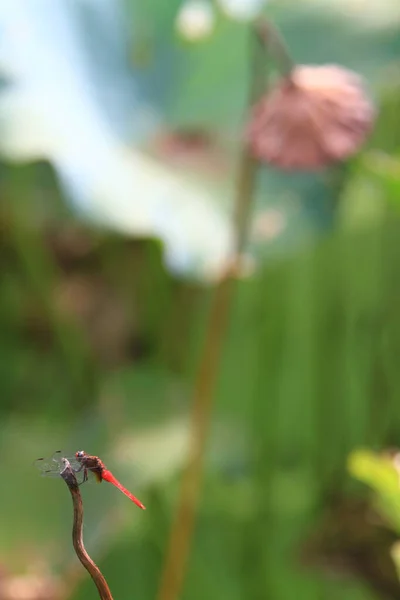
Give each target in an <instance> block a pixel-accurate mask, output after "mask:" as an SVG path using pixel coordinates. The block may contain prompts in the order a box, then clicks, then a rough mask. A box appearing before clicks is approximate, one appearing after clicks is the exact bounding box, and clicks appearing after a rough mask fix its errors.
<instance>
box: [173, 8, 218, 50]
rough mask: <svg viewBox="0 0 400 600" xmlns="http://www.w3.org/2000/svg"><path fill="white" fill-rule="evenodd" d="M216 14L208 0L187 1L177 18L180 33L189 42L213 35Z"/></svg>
mask: <svg viewBox="0 0 400 600" xmlns="http://www.w3.org/2000/svg"><path fill="white" fill-rule="evenodd" d="M214 21H215V14H214V9H213V7H212V5H211V3H210V2H208V1H207V0H187V1H186V2H185V3H184V4H183V5H182V7H181V9H180V11H179V13H178V16H177V18H176V27H177V29H178V31H179V33H180V34H181V35H182V36H183V37H185V38H186V39H188V40H191V41H197V40H200V39H202V38H204V37H205V36H206V35H208V34H209V33H211V31H212V29H213V27H214Z"/></svg>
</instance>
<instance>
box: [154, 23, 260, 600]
mask: <svg viewBox="0 0 400 600" xmlns="http://www.w3.org/2000/svg"><path fill="white" fill-rule="evenodd" d="M251 41H254V37H253V35H252V40H251ZM256 50H257V48H256ZM254 58H255V57H254ZM251 76H252V82H251V93H250V98H249V106H251V105H252V104H253V102H254V100H255V94H256V91H257V88H258V87H259V72H258V70H257V68H256V63H255V62H254V64H252V66H251ZM256 169H257V164H256V162H255V160H254V159H253V158H252V157H251V156H250V154H249V152H248V150H247V147H246V146H245V147H244V148H243V151H242V156H241V159H240V164H239V172H238V184H237V195H236V200H235V210H234V223H233V228H234V257H233V258H234V260H233V265H232V266H233V269H230V270H229V272H228V273H227V275H226V276H225V277H224V278H223V279H222V280H221V281H220V282H219V284H218V285H217V287H216V289H215V292H214V297H213V301H212V304H211V308H210V314H209V317H208V324H207V328H206V335H205V341H204V346H203V349H202V353H201V356H200V359H199V364H198V371H197V375H196V378H195V382H194V390H193V404H192V410H191V420H190V424H189V440H190V442H189V449H188V459H187V464H186V468H185V470H184V473H183V476H182V484H181V489H180V492H179V498H178V507H177V510H176V514H175V519H174V522H173V525H172V530H171V535H170V540H169V545H168V549H167V555H166V559H165V563H164V570H163V574H162V577H161V582H160V587H159V591H158V600H177V598H178V597H179V596H180V594H181V590H182V587H183V582H184V575H185V570H186V565H187V561H188V557H189V552H190V543H191V540H192V536H193V531H194V526H195V520H196V513H197V508H198V505H199V499H200V491H201V481H202V475H203V469H204V454H205V447H206V441H207V435H208V431H209V425H210V422H211V415H212V408H213V400H214V390H215V386H216V382H217V377H218V372H219V366H220V361H221V357H222V351H223V343H224V339H225V333H226V331H227V327H228V323H229V311H230V307H231V303H232V298H233V292H234V284H235V278H234V276H233V275H234V270H235V266H237V265H238V263H239V261H240V257H241V254H242V252H243V249H244V246H245V242H246V238H247V229H248V221H249V216H250V214H251V208H252V201H253V196H254V189H255V181H256Z"/></svg>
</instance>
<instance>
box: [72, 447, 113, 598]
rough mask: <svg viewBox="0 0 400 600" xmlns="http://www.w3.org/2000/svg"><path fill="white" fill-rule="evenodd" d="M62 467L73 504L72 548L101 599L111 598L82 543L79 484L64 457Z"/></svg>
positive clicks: (81, 505) (81, 506)
mask: <svg viewBox="0 0 400 600" xmlns="http://www.w3.org/2000/svg"><path fill="white" fill-rule="evenodd" d="M63 460H64V465H65V467H64V469H63V471H62V472H61V477H62V478H63V479H64V481H65V483H66V484H67V486H68V489H69V491H70V492H71V496H72V503H73V506H74V521H73V527H72V543H73V545H74V549H75V552H76V555H77V557H78V558H79V560H80V561H81V563H82V564H83V566H84V567H85V569H86V570H87V571H88V573H89V575H90V576H91V578H92V579H93V581H94V582H95V584H96V587H97V590H98V592H99V596H100V598H101V600H113V597H112V595H111V592H110V588H109V587H108V585H107V582H106V580H105V579H104V577H103V575H102V573H101V571H100V569H99V567H98V566H97V565H96V563H95V562H94V561H93V560H92V559H91V558H90V556H89V554H88V553H87V552H86V548H85V546H84V544H83V534H82V529H83V503H82V496H81V493H80V491H79V486H78V483H77V481H76V477H75V473H74V471H73V469H72V468H71V465H70V463H69V461H68V460H67V459H66V458H64V459H63Z"/></svg>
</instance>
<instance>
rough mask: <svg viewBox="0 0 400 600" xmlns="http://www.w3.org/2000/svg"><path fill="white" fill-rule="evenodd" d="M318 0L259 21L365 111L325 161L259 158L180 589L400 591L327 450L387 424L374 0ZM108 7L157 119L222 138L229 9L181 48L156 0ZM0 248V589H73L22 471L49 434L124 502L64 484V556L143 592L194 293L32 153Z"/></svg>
mask: <svg viewBox="0 0 400 600" xmlns="http://www.w3.org/2000/svg"><path fill="white" fill-rule="evenodd" d="M334 4H335V3H332V6H331V8H330V10H329V12H328V10H327V9H326V7H324V5H319V4H317V8H316V7H315V6H314V5H310V4H309V3H307V2H304V3H301V2H294V3H292V2H289V0H288V1H287V2H283V3H271V5H267V6H266V8H265V10H264V13H265V14H266V15H267V16H269V17H270V18H272V19H273V20H275V21H276V23H277V24H278V25H279V26H280V27H281V30H282V33H283V35H284V36H285V39H286V41H287V43H288V45H289V47H290V49H291V51H292V53H293V55H294V57H295V58H296V60H298V61H299V62H308V63H323V62H335V63H340V64H342V65H343V66H346V67H349V68H352V69H355V70H357V71H358V72H361V73H362V74H364V75H365V76H366V77H367V78H368V80H369V83H370V87H371V89H372V93H373V95H374V97H375V100H376V102H377V104H378V105H379V107H380V114H379V118H378V122H377V126H376V130H375V133H374V135H373V137H372V139H371V141H370V142H369V144H368V147H367V148H365V149H364V150H363V151H362V153H361V154H360V155H359V156H358V157H357V158H356V159H354V160H352V161H351V162H350V163H349V164H348V165H346V166H345V168H343V169H340V170H332V172H330V173H327V174H326V173H325V174H324V175H323V176H322V177H321V176H319V177H314V176H309V177H303V176H302V177H299V176H293V175H285V176H282V175H281V174H279V173H276V172H271V171H269V170H267V169H265V170H264V171H263V173H262V177H261V181H260V190H261V191H260V194H259V196H260V198H259V199H257V201H258V203H259V204H260V205H259V206H258V209H257V210H260V212H262V211H265V210H267V211H268V210H270V211H271V210H273V211H275V213H268V214H276V211H278V212H279V215H280V216H281V217H282V215H283V217H282V218H283V223H284V226H283V227H281V228H280V227H278V228H277V231H276V232H275V230H274V228H272V231H273V233H272V234H271V235H269V236H267V237H266V239H265V240H264V242H263V244H262V248H261V254H262V261H261V264H262V266H261V268H260V269H259V270H258V271H257V272H256V273H255V274H254V275H253V276H252V277H251V278H249V279H245V280H243V281H240V282H238V284H237V287H236V291H235V298H234V306H233V310H232V313H231V318H230V326H229V331H228V334H227V337H226V339H225V342H224V354H223V360H222V365H221V369H220V374H219V381H218V388H217V390H216V394H215V405H214V410H213V417H212V423H211V427H210V435H209V441H208V447H207V456H206V465H207V468H206V473H205V477H204V482H203V487H202V496H201V503H200V510H199V513H198V515H197V525H196V530H195V534H194V537H193V540H192V549H191V554H190V561H189V564H188V565H187V571H186V577H185V583H184V591H183V594H182V598H186V599H187V600H189V599H190V600H196V599H199V600H200V599H201V600H205V599H207V600H213V599H215V600H216V599H221V598H223V599H225V598H229V599H230V600H236V599H237V600H239V599H240V598H246V599H252V600H253V599H254V600H257V599H264V598H270V599H273V600H281V599H282V600H286V599H288V600H289V599H290V600H292V599H293V598H296V599H297V598H298V599H299V600H300V599H307V600H314V599H315V600H317V599H318V600H319V599H324V600H325V599H326V600H330V599H336V598H340V599H341V600H357V599H360V600H361V599H362V600H369V599H371V600H372V599H374V598H380V597H382V598H400V589H399V587H398V582H397V575H396V571H395V566H394V562H392V558H391V548H392V545H393V543H394V542H395V540H396V535H397V531H398V526H397V525H396V523H395V519H394V518H393V514H392V519H391V518H390V516H389V517H388V515H387V514H386V515H384V514H383V513H380V514H381V517H380V518H381V519H382V521H380V520H379V518H376V519H375V520H374V519H372V518H370V513H369V510H370V506H371V504H370V502H369V500H370V496H369V492H368V490H367V488H365V487H363V485H362V484H361V483H358V482H357V481H356V479H355V478H353V477H352V475H351V474H349V473H348V471H347V459H348V456H349V455H350V454H351V452H353V451H354V450H356V449H358V448H363V447H368V448H369V449H370V450H376V451H380V450H381V449H383V448H385V447H388V446H395V445H396V444H397V443H398V439H399V432H400V404H399V398H400V370H399V359H400V312H399V305H400V304H399V302H400V244H399V239H400V237H399V236H400V216H399V215H400V122H399V118H398V115H399V109H400V78H399V52H400V37H399V35H398V32H399V20H398V14H397V13H398V7H397V8H395V9H394V12H393V16H392V18H388V19H387V21H385V22H384V23H379V24H376V23H375V24H374V19H372V21H371V22H369V21H368V20H366V19H365V14H363V12H364V11H363V9H362V8H361V9H357V7H356V8H354V11H350V9H349V12H343V11H342V12H341V11H340V7H339V6H338V10H337V11H335V7H334V6H333V5H334ZM131 5H132V6H131V8H132V31H135V32H136V34H135V36H133V38H132V40H133V41H132V56H131V60H132V65H133V66H134V68H137V69H138V70H139V71H140V76H143V77H144V78H145V77H147V75H148V81H147V83H146V85H148V86H149V89H150V90H151V89H156V90H157V89H158V88H157V85H156V84H157V83H159V79H160V78H161V77H162V76H164V78H165V77H166V75H165V73H167V74H168V77H167V79H168V82H167V85H166V86H164V88H163V89H164V92H163V93H161V92H160V93H159V92H158V91H157V94H159V95H158V98H159V103H160V110H161V111H162V114H163V120H164V124H165V126H166V127H168V128H169V129H171V130H182V129H184V128H188V127H190V128H197V129H199V130H201V131H203V132H208V133H213V134H215V133H216V132H217V133H218V134H219V135H220V136H221V137H222V138H223V137H224V136H228V137H229V136H231V138H233V139H234V142H233V146H235V147H237V146H238V145H239V144H240V127H241V123H242V122H243V118H244V114H245V113H244V111H245V101H246V94H247V88H248V81H249V69H250V66H249V54H248V36H249V27H248V25H246V24H245V23H238V22H234V21H231V20H229V19H227V18H225V17H224V16H223V15H222V14H219V15H218V17H217V22H216V24H215V29H214V31H213V32H212V33H211V34H210V35H209V36H207V37H206V38H204V39H203V40H200V41H199V42H197V43H189V42H187V41H184V40H183V39H182V38H181V37H180V36H179V34H178V33H177V31H176V27H175V20H176V15H177V13H178V11H179V7H180V5H181V3H180V2H178V1H177V0H169V1H168V2H166V1H165V0H152V1H150V0H149V1H147V2H134V0H132V1H131ZM382 6H383V5H382ZM385 6H386V4H385ZM357 10H359V12H357ZM382 10H383V8H382ZM396 18H397V21H396ZM394 24H396V26H394ZM378 25H379V26H378ZM164 49H167V50H166V51H165V52H166V54H165V56H167V58H168V65H167V66H166V65H165V64H163V63H162V62H160V56H164V54H163V52H164ZM138 65H139V66H138ZM143 85H145V84H144V83H143ZM152 86H153V88H152ZM154 86H155V88H154ZM207 151H208V150H207V148H206V150H204V154H205V155H206V156H207ZM193 170H194V171H196V165H194V167H193ZM198 177H199V179H201V178H202V177H203V175H202V174H200V175H199V176H198ZM226 177H227V178H229V181H226V182H224V185H225V184H226V185H227V186H232V181H234V177H235V173H234V168H233V167H232V168H231V169H228V171H227V174H226ZM204 178H205V179H206V176H204ZM206 184H207V185H209V181H208V182H207V181H206V182H205V185H206ZM0 244H1V255H0V261H1V287H0V321H1V329H0V330H1V336H0V385H1V394H0V473H1V493H0V599H1V600H11V599H13V598H15V599H16V598H17V597H18V598H22V599H24V598H27V599H28V598H32V599H40V598H49V599H53V598H59V597H61V598H71V599H74V600H75V599H76V600H78V599H83V598H86V599H88V598H95V597H96V595H97V592H96V590H95V587H94V585H93V584H92V582H91V581H90V579H89V578H88V576H87V575H86V573H85V572H83V569H81V567H80V565H79V564H78V563H77V560H76V558H75V556H74V554H73V550H72V546H71V543H70V529H71V518H72V515H71V500H70V497H69V494H68V492H67V490H66V489H65V486H64V484H63V483H62V481H61V480H60V481H57V480H53V479H49V480H47V479H42V478H40V477H39V473H38V472H37V471H36V470H35V469H34V468H33V467H32V462H33V461H34V460H35V458H37V457H39V456H46V455H51V454H52V453H53V451H55V450H57V449H58V448H62V449H64V450H65V451H66V452H69V453H71V452H74V451H76V450H78V449H84V450H86V451H88V452H90V453H94V454H97V455H99V456H101V457H102V458H103V459H104V461H105V462H106V464H107V466H108V467H109V468H110V469H111V470H112V471H113V472H114V473H115V474H116V475H117V476H118V477H119V478H120V479H121V480H122V482H123V483H124V484H125V485H126V486H127V487H128V488H130V489H132V491H133V492H134V493H135V494H136V495H137V496H138V497H139V498H140V499H141V500H142V501H143V502H144V503H145V504H146V506H147V511H146V512H145V513H142V512H141V511H139V510H137V509H136V508H135V507H134V506H132V505H131V504H130V503H129V502H128V501H126V499H125V498H124V497H123V496H122V495H120V494H118V493H117V492H116V491H115V490H114V489H112V488H111V486H107V485H105V484H103V485H102V487H101V488H99V487H98V486H90V485H85V486H84V488H82V493H83V498H84V502H85V511H86V524H85V532H84V533H85V541H86V544H87V548H88V551H89V553H90V554H91V555H92V557H93V558H94V559H95V560H96V561H97V562H98V564H99V565H100V567H101V569H102V571H103V573H104V575H105V576H106V578H107V581H108V583H109V585H110V588H111V590H112V592H113V595H114V598H115V599H118V600H124V599H131V598H134V599H137V600H147V599H150V598H156V595H157V590H158V585H159V583H160V577H161V573H162V566H163V560H164V558H165V553H166V547H167V542H168V536H169V533H170V526H171V522H172V515H173V514H174V511H175V509H176V499H177V494H178V491H179V483H180V475H181V468H182V466H183V464H184V459H185V451H186V448H187V440H188V415H189V413H190V408H191V398H192V395H191V390H192V384H193V376H194V373H195V372H196V365H197V363H198V359H199V356H200V352H201V345H202V340H203V338H204V334H205V327H206V324H207V314H208V310H209V306H210V300H211V298H212V293H213V290H212V289H210V288H209V287H205V286H202V285H201V284H197V283H196V284H195V283H192V282H190V281H185V280H182V279H179V280H178V279H177V278H175V277H173V276H172V275H171V274H169V273H168V272H167V271H166V270H165V267H164V265H163V262H162V248H161V246H160V244H159V242H158V241H157V240H152V239H148V240H135V239H128V238H126V237H123V236H121V235H118V234H112V233H107V232H104V231H98V230H97V229H96V228H95V227H91V226H90V225H87V224H83V223H81V222H80V221H79V219H78V217H77V216H76V215H75V214H73V212H72V211H71V210H70V209H69V208H68V206H67V205H66V203H65V201H64V198H63V197H62V194H61V193H60V190H59V187H58V183H57V180H56V178H55V176H54V173H53V170H52V167H51V166H50V165H49V164H48V163H47V162H45V161H43V162H35V163H30V164H23V165H15V164H12V163H9V162H4V163H2V164H1V165H0ZM361 479H363V480H364V481H366V482H367V483H369V480H368V478H365V477H364V478H363V477H361ZM378 493H380V492H379V489H378ZM398 518H399V517H398V515H397V521H398ZM18 585H19V586H20V587H18ZM13 586H14V587H13Z"/></svg>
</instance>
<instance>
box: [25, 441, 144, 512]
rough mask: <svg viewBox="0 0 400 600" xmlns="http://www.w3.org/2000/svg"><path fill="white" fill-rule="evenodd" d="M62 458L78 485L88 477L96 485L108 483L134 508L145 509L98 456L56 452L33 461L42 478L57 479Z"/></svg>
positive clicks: (62, 466) (81, 451) (61, 467)
mask: <svg viewBox="0 0 400 600" xmlns="http://www.w3.org/2000/svg"><path fill="white" fill-rule="evenodd" d="M64 458H67V460H68V462H69V463H70V465H71V468H72V470H73V471H74V473H75V475H76V478H77V481H78V483H79V485H81V484H82V483H85V482H86V481H88V480H89V479H90V477H93V478H94V479H95V481H97V483H101V482H102V481H108V483H111V485H113V486H115V487H116V488H117V489H118V490H119V491H120V492H122V493H123V494H125V496H127V498H129V500H131V501H132V502H134V503H135V504H136V506H138V507H139V508H142V509H143V510H145V509H146V507H145V506H144V505H143V504H142V503H141V502H140V500H138V499H137V498H136V496H134V495H133V494H132V493H131V492H130V491H129V490H127V489H126V488H125V487H124V486H123V485H122V484H121V483H120V482H119V481H118V479H117V478H116V477H114V475H113V474H112V473H111V471H109V470H108V469H107V467H106V466H105V464H104V463H103V461H102V460H101V459H100V458H99V457H98V456H93V455H91V454H87V452H85V451H84V450H78V452H75V455H74V456H73V457H71V458H69V457H64V456H63V453H62V451H61V450H57V452H55V453H54V454H53V456H52V457H50V458H38V459H37V460H36V461H35V466H36V468H38V469H39V471H40V472H41V474H42V475H43V476H44V477H59V476H60V474H61V472H62V471H63V469H64V468H65V464H64Z"/></svg>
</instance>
